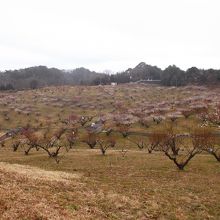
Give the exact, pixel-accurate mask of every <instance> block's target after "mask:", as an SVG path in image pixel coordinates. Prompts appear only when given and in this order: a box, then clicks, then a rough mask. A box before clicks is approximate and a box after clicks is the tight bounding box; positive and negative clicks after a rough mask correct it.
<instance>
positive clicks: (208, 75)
mask: <svg viewBox="0 0 220 220" xmlns="http://www.w3.org/2000/svg"><path fill="white" fill-rule="evenodd" d="M149 79H150V80H161V85H164V86H184V85H187V84H201V85H202V84H216V83H219V82H220V70H214V69H209V70H202V69H198V68H196V67H192V68H189V69H188V70H187V71H183V70H181V69H180V68H178V67H176V66H175V65H173V66H168V67H167V68H166V69H165V70H163V71H162V70H161V69H159V68H158V67H155V66H150V65H146V64H145V63H140V64H139V65H137V66H136V67H135V68H133V69H128V70H126V71H125V72H122V73H117V74H115V75H106V76H105V77H103V78H101V77H99V78H96V79H95V80H94V82H93V83H94V84H96V85H97V84H109V83H111V82H116V83H129V82H136V81H139V80H149Z"/></svg>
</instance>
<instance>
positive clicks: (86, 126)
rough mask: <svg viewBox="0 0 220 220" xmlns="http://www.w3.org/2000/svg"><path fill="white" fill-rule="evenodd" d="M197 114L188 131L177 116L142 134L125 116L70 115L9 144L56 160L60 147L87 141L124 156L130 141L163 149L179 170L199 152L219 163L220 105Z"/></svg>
mask: <svg viewBox="0 0 220 220" xmlns="http://www.w3.org/2000/svg"><path fill="white" fill-rule="evenodd" d="M186 115H187V117H186V119H185V120H188V117H189V115H188V114H186ZM198 115H199V117H200V118H201V119H202V120H201V122H202V123H201V124H199V125H198V126H197V127H195V128H193V129H190V130H189V132H187V133H184V132H181V131H179V127H178V124H177V121H178V120H177V119H175V120H170V121H169V122H166V123H162V124H161V121H160V122H159V123H158V122H157V121H155V124H156V125H157V126H156V128H154V127H153V129H151V132H150V133H149V132H148V133H144V132H131V126H132V121H131V120H130V119H129V117H127V116H126V115H125V116H124V115H121V116H120V117H117V116H115V117H114V119H112V121H111V123H109V122H108V121H106V120H104V119H102V118H101V119H99V120H98V121H96V122H92V120H93V119H94V117H91V116H82V117H79V116H77V115H70V116H69V118H67V119H66V120H64V121H63V124H64V125H63V127H61V128H60V129H58V130H56V129H55V130H51V129H50V128H49V127H48V128H37V129H36V128H35V129H34V128H31V127H27V128H25V129H22V130H21V132H20V133H19V135H18V133H16V135H15V136H14V139H13V141H12V147H13V150H14V151H17V149H18V148H19V147H20V148H23V149H24V152H25V154H26V155H28V154H29V152H30V151H31V150H33V149H35V150H37V151H38V150H42V151H44V152H45V153H47V154H48V156H49V157H50V158H53V159H55V161H56V162H57V163H59V161H60V157H59V153H60V152H61V151H62V149H64V150H66V151H69V150H70V149H72V148H74V147H75V146H77V145H78V144H79V143H84V144H87V145H88V147H89V148H91V149H94V148H98V149H100V151H101V153H102V155H105V154H106V151H107V150H108V149H109V148H112V147H115V146H119V147H120V149H121V152H122V153H123V155H125V153H126V152H127V150H126V148H127V143H128V142H130V144H132V145H135V146H137V147H138V149H140V150H147V151H148V153H150V154H151V153H153V152H158V151H159V152H162V153H163V154H164V155H165V156H166V157H167V158H168V159H170V160H171V161H173V163H174V164H175V165H176V166H177V167H178V168H179V169H180V170H183V169H184V168H185V166H186V165H187V164H188V163H189V161H191V160H192V159H193V158H194V157H195V156H196V155H197V154H199V153H202V152H206V153H209V154H211V155H213V156H214V157H215V158H216V160H217V161H218V162H220V137H219V134H218V133H216V132H217V130H216V128H215V126H219V124H220V106H219V105H218V106H216V108H215V109H213V110H211V111H208V112H206V114H205V118H204V116H203V115H204V114H203V112H200V113H199V114H198ZM139 119H140V120H139V123H140V125H141V126H143V129H144V130H145V129H148V128H149V126H150V125H149V124H148V125H147V126H146V125H145V124H143V122H142V117H141V116H140V117H139ZM210 125H212V126H214V128H211V126H210ZM147 131H148V130H147ZM118 134H120V136H121V137H119V136H118ZM122 140H124V141H122Z"/></svg>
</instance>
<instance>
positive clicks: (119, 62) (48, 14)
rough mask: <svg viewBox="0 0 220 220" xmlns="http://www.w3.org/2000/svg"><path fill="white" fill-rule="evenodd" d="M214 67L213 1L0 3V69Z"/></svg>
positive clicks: (217, 54)
mask: <svg viewBox="0 0 220 220" xmlns="http://www.w3.org/2000/svg"><path fill="white" fill-rule="evenodd" d="M141 61H143V62H146V63H147V64H151V65H157V66H159V67H161V68H162V69H164V68H165V67H167V66H168V65H170V64H175V65H177V66H179V67H181V68H182V69H187V68H189V67H191V66H197V67H200V68H219V69H220V1H219V0H19V1H18V0H0V70H5V69H16V68H23V67H29V66H36V65H46V66H48V67H58V68H62V69H73V68H76V67H81V66H83V67H86V68H89V69H91V70H96V71H102V70H106V69H111V70H113V71H121V70H125V69H127V68H128V67H134V66H135V65H137V64H138V63H139V62H141Z"/></svg>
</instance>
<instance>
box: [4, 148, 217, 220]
mask: <svg viewBox="0 0 220 220" xmlns="http://www.w3.org/2000/svg"><path fill="white" fill-rule="evenodd" d="M0 155H1V156H0V159H1V160H4V161H6V162H7V163H1V165H0V166H1V168H0V174H1V184H0V194H1V197H0V198H1V200H0V201H1V202H0V207H1V208H0V210H1V215H2V219H218V217H219V215H220V205H219V204H220V200H219V195H220V169H219V164H218V163H217V162H216V161H215V160H214V158H212V157H211V156H209V155H207V154H202V155H199V156H198V157H196V158H195V160H193V161H192V162H191V163H190V166H189V167H187V170H186V171H178V170H177V169H176V167H175V166H174V165H173V164H172V163H171V162H170V161H169V160H167V159H166V158H165V157H164V156H163V155H162V154H160V153H153V154H152V155H149V154H147V152H145V151H144V152H142V151H137V150H129V151H128V153H127V154H126V156H125V157H122V155H121V154H120V151H115V150H111V151H109V152H108V154H107V155H106V156H105V157H103V156H101V155H100V152H99V150H83V149H81V150H74V151H72V152H70V153H68V154H67V155H65V158H63V159H62V160H61V162H60V164H59V165H57V164H56V163H55V162H54V161H53V160H45V155H44V154H43V153H42V152H33V153H32V154H31V155H29V156H26V157H25V156H23V154H22V153H21V152H16V153H13V152H10V151H7V150H4V151H1V154H0ZM6 155H7V156H6ZM8 162H10V163H19V164H25V165H18V164H16V165H13V164H11V165H9V164H8ZM27 165H28V166H27ZM30 166H34V168H32V167H30ZM36 167H39V168H36ZM20 169H22V170H24V171H19V170H20ZM44 169H46V170H44ZM15 171H16V172H15ZM32 171H33V172H32ZM34 171H36V173H35V172H34ZM48 171H49V172H48ZM53 172H54V173H53ZM63 177H64V181H63V179H62V178H63ZM51 180H52V181H51ZM54 180H55V181H54ZM54 216H56V217H54Z"/></svg>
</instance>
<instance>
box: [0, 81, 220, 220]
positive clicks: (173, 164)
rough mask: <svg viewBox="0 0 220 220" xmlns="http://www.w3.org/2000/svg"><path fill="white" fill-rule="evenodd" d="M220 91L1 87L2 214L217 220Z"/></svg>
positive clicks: (5, 216) (9, 218)
mask: <svg viewBox="0 0 220 220" xmlns="http://www.w3.org/2000/svg"><path fill="white" fill-rule="evenodd" d="M219 94H220V88H218V87H217V88H207V87H201V86H187V87H178V88H176V87H160V86H153V85H135V84H127V85H118V86H94V87H92V86H91V87H86V86H75V87H68V86H65V87H48V88H43V89H37V90H28V91H19V92H11V93H10V92H2V93H0V219H2V220H6V219H7V220H12V219H13V220H14V219H22V220H23V219H26V220H29V219H35V220H40V219H42V220H46V219H51V220H56V219H65V220H66V219H67V220H68V219H141V220H145V219H161V220H162V219H179V220H188V219H213V220H216V219H217V220H218V219H220V162H219V161H218V159H219V158H220V155H219V153H220V151H219V143H220V141H219V132H220V131H219V126H220V122H219V119H220V105H219V101H220V97H219Z"/></svg>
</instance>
